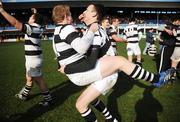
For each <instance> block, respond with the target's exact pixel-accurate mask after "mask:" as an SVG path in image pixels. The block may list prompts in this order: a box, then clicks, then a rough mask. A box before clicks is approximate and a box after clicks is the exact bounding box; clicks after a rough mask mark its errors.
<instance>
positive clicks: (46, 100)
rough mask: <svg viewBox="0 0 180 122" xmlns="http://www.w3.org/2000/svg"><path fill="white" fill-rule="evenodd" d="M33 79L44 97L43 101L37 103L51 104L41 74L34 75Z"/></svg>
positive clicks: (50, 98)
mask: <svg viewBox="0 0 180 122" xmlns="http://www.w3.org/2000/svg"><path fill="white" fill-rule="evenodd" d="M33 80H35V81H36V83H37V84H38V86H39V89H40V91H41V93H42V95H43V97H44V101H41V102H40V103H39V104H40V105H42V106H49V105H50V104H51V101H52V97H51V94H50V92H49V90H48V88H47V85H46V83H45V81H44V79H43V77H42V76H39V77H34V78H33Z"/></svg>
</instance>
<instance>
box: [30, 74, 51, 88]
mask: <svg viewBox="0 0 180 122" xmlns="http://www.w3.org/2000/svg"><path fill="white" fill-rule="evenodd" d="M33 80H34V81H36V82H37V84H38V86H39V89H40V91H41V92H46V91H47V90H48V88H47V85H46V83H45V81H44V79H43V77H42V76H39V77H34V78H33Z"/></svg>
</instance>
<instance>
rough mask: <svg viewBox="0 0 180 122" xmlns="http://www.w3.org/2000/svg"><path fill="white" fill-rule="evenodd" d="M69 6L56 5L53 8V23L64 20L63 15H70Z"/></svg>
mask: <svg viewBox="0 0 180 122" xmlns="http://www.w3.org/2000/svg"><path fill="white" fill-rule="evenodd" d="M70 15H71V12H70V7H69V6H68V5H57V6H55V7H54V8H53V12H52V18H53V21H54V23H56V24H57V23H60V22H62V21H63V20H64V17H65V16H70Z"/></svg>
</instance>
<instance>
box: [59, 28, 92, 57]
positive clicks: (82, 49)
mask: <svg viewBox="0 0 180 122" xmlns="http://www.w3.org/2000/svg"><path fill="white" fill-rule="evenodd" d="M65 28H66V29H63V30H64V32H63V30H62V32H63V33H64V35H65V40H66V43H68V44H70V45H71V46H72V48H73V49H74V50H76V51H77V52H78V53H80V54H85V53H86V52H87V50H88V49H89V47H90V45H91V43H92V41H93V38H94V33H93V32H92V31H90V30H89V31H87V33H86V34H85V35H83V37H80V36H79V33H78V32H77V31H76V30H75V28H74V27H73V26H72V25H68V26H66V27H65Z"/></svg>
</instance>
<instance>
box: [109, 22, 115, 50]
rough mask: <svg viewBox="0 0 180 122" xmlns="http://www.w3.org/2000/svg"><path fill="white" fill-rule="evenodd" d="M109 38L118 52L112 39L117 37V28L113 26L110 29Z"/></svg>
mask: <svg viewBox="0 0 180 122" xmlns="http://www.w3.org/2000/svg"><path fill="white" fill-rule="evenodd" d="M107 33H108V36H109V40H110V41H111V45H112V47H113V48H114V50H117V45H116V41H115V40H114V39H113V38H112V36H113V35H117V30H116V28H115V27H114V26H113V25H111V26H110V28H109V29H108V32H107Z"/></svg>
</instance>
